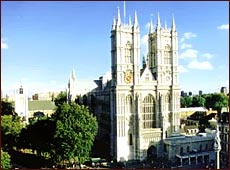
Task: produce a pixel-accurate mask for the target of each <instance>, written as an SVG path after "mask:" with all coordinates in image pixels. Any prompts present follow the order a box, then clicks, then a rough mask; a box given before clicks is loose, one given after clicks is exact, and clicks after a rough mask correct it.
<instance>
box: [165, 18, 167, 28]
mask: <svg viewBox="0 0 230 170" xmlns="http://www.w3.org/2000/svg"><path fill="white" fill-rule="evenodd" d="M165 29H167V23H166V20H165Z"/></svg>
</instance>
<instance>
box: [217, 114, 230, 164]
mask: <svg viewBox="0 0 230 170" xmlns="http://www.w3.org/2000/svg"><path fill="white" fill-rule="evenodd" d="M218 124H219V131H220V140H221V151H220V162H221V168H229V112H223V113H221V115H220V118H219V122H218Z"/></svg>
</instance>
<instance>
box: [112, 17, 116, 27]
mask: <svg viewBox="0 0 230 170" xmlns="http://www.w3.org/2000/svg"><path fill="white" fill-rule="evenodd" d="M115 26H116V20H115V17H113V26H112V29H113V30H114V29H115Z"/></svg>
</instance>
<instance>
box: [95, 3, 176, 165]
mask: <svg viewBox="0 0 230 170" xmlns="http://www.w3.org/2000/svg"><path fill="white" fill-rule="evenodd" d="M139 60H140V28H139V24H138V18H137V13H136V12H135V16H134V21H133V23H131V19H129V22H128V23H125V22H123V23H122V21H121V17H120V11H119V8H118V13H117V18H116V19H114V20H113V25H112V30H111V80H110V81H109V82H108V83H107V84H106V87H105V86H104V87H103V88H102V87H100V88H99V86H98V88H99V89H100V90H96V91H94V98H95V100H96V101H97V97H98V98H99V97H100V98H101V97H102V96H103V95H107V96H108V95H109V96H108V97H107V98H108V99H107V100H106V101H104V103H106V105H107V106H108V107H109V110H108V108H107V109H106V108H105V109H103V106H102V104H100V103H97V105H96V107H97V108H96V109H95V113H96V115H102V113H103V114H109V116H110V117H109V120H110V126H109V130H110V155H111V157H112V158H114V159H116V160H117V161H126V160H142V159H145V158H146V156H147V152H148V149H149V148H150V146H154V149H153V152H156V153H155V154H160V153H162V143H161V141H162V140H163V139H165V138H166V137H168V136H170V135H171V134H172V133H173V132H175V131H177V130H178V129H179V125H180V119H179V111H180V89H179V82H178V76H179V75H178V35H177V31H176V25H175V21H174V18H173V19H172V26H171V28H167V26H164V27H161V23H160V17H159V15H158V18H157V24H156V28H153V25H152V22H151V25H150V30H149V34H148V54H147V56H146V59H144V60H143V65H142V68H141V65H140V63H139ZM100 81H101V84H102V80H100ZM97 84H100V83H98V82H97ZM98 117H100V116H98Z"/></svg>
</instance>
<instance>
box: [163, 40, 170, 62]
mask: <svg viewBox="0 0 230 170" xmlns="http://www.w3.org/2000/svg"><path fill="white" fill-rule="evenodd" d="M164 64H172V62H171V48H170V46H169V45H168V44H167V45H166V46H165V51H164Z"/></svg>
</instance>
